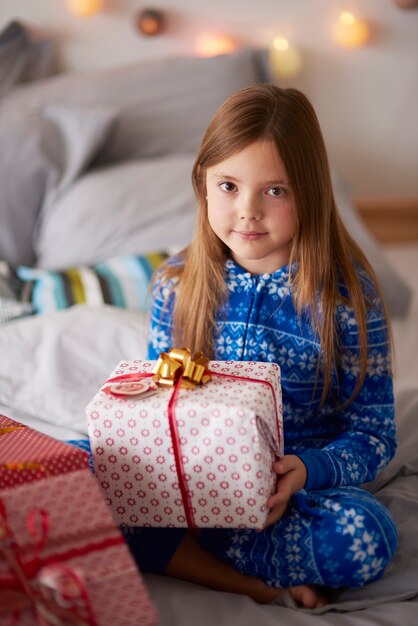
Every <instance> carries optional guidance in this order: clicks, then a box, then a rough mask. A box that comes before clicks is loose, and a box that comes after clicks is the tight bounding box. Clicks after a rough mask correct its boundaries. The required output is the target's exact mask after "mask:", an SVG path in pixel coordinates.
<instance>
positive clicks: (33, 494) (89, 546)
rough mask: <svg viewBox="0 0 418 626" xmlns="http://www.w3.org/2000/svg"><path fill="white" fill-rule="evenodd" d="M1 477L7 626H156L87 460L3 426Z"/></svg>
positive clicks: (5, 421)
mask: <svg viewBox="0 0 418 626" xmlns="http://www.w3.org/2000/svg"><path fill="white" fill-rule="evenodd" d="M21 437H23V439H20V438H21ZM19 439H20V441H19ZM8 441H9V442H10V450H9V446H8V443H7V442H8ZM25 442H26V443H25ZM27 445H29V448H27V449H26V453H25V446H27ZM13 450H14V451H15V452H17V457H16V460H14V461H12V460H11V459H13V454H12V452H11V451H13ZM38 455H39V456H38ZM39 466H41V467H39ZM60 467H61V470H62V473H58V468H60ZM31 471H32V472H34V473H35V474H36V477H35V476H34V475H31V474H30V472H31ZM0 472H3V473H2V482H1V483H0V624H11V623H13V624H14V625H16V626H17V625H19V626H23V625H24V626H26V624H28V625H29V624H41V623H42V624H45V625H46V624H57V623H60V624H67V623H68V624H83V625H85V626H87V625H88V626H93V625H94V626H115V625H118V624H121V625H122V624H123V625H124V626H125V625H128V624H129V625H132V626H138V625H143V626H145V625H150V626H151V625H154V624H157V621H158V620H157V614H156V611H155V608H154V606H153V604H152V601H151V599H150V597H149V594H148V591H147V589H146V588H145V585H144V582H143V580H142V577H141V575H140V573H139V572H138V570H137V567H136V565H135V563H134V561H133V559H132V556H131V554H130V552H129V549H128V547H127V545H126V543H125V542H124V540H123V537H122V535H121V533H120V532H119V530H118V529H117V528H116V526H115V523H114V520H113V518H112V515H111V513H110V511H109V509H108V507H107V506H106V503H105V502H104V499H103V496H102V493H101V491H100V488H99V486H98V484H97V481H96V479H95V478H94V476H93V475H92V474H91V472H90V471H89V469H88V455H87V454H86V453H85V452H83V451H82V450H78V449H77V448H74V447H73V446H70V445H67V444H65V443H62V442H59V441H55V440H53V439H51V438H50V437H47V436H46V435H42V434H41V433H37V432H35V431H34V430H32V429H30V428H27V427H25V426H23V425H22V424H18V423H16V422H13V421H12V420H10V419H9V418H5V417H3V416H0ZM19 475H20V476H21V477H22V476H24V477H25V479H26V482H23V481H22V480H20V479H19V477H18V476H19ZM5 477H6V478H5ZM5 485H6V486H5Z"/></svg>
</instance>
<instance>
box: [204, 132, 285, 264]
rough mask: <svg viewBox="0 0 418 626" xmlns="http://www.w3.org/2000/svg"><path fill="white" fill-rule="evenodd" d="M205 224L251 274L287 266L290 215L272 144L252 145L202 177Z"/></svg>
mask: <svg viewBox="0 0 418 626" xmlns="http://www.w3.org/2000/svg"><path fill="white" fill-rule="evenodd" d="M206 188H207V205H208V219H209V223H210V225H211V227H212V229H213V231H214V232H215V233H216V235H217V236H218V237H219V238H220V239H221V240H222V241H223V242H224V243H225V244H226V245H227V246H228V248H229V249H230V250H231V254H232V257H233V258H234V260H235V261H236V262H237V263H239V265H241V266H242V267H243V268H244V269H246V270H247V271H249V272H251V273H253V274H264V273H271V272H274V271H275V270H277V269H279V268H280V267H283V266H284V265H287V263H288V261H289V256H290V249H291V244H292V237H293V235H294V233H295V229H296V210H295V208H294V203H293V195H292V190H291V187H290V183H289V178H288V175H287V172H286V169H285V167H284V164H283V161H282V159H281V158H280V155H279V153H278V151H277V148H276V146H275V145H274V143H273V142H272V141H268V140H260V141H256V142H254V143H252V144H250V145H249V146H247V147H246V148H244V149H243V150H242V151H241V152H238V153H237V154H235V155H233V156H231V157H229V158H228V159H225V160H224V161H221V163H218V164H217V165H214V166H213V167H209V168H208V169H207V172H206Z"/></svg>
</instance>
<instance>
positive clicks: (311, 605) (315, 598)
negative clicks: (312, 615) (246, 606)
mask: <svg viewBox="0 0 418 626" xmlns="http://www.w3.org/2000/svg"><path fill="white" fill-rule="evenodd" d="M276 591H277V592H278V593H277V596H276V598H275V600H276V602H277V604H280V599H281V597H282V596H283V595H284V594H286V593H288V594H289V595H291V596H292V598H293V600H294V601H295V602H296V604H297V605H298V606H299V607H301V608H303V609H318V608H320V607H323V606H325V605H326V604H327V602H328V601H327V598H326V597H325V596H324V595H323V594H322V593H320V592H319V591H318V589H317V588H316V587H315V586H314V585H298V586H296V587H290V588H289V589H280V590H279V589H277V590H276ZM273 602H274V601H273Z"/></svg>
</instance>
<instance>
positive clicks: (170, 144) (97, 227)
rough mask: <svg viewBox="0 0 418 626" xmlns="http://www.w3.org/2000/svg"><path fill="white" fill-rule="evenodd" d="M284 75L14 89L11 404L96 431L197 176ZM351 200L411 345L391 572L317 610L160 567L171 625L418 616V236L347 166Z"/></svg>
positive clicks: (6, 350) (10, 410)
mask: <svg viewBox="0 0 418 626" xmlns="http://www.w3.org/2000/svg"><path fill="white" fill-rule="evenodd" d="M266 80H270V74H269V68H268V63H267V58H266V55H265V53H264V52H263V51H259V50H252V49H244V50H241V51H239V52H237V53H234V54H230V55H224V56H221V57H213V58H210V59H197V58H171V59H166V60H158V61H152V62H147V63H138V64H135V65H132V66H129V67H125V68H121V69H119V70H110V71H101V72H89V73H87V74H63V75H58V76H51V77H46V78H44V79H42V80H36V81H32V82H30V83H28V84H27V85H19V86H14V87H13V88H10V89H9V90H8V91H7V93H6V94H5V95H3V97H2V99H1V100H0V142H1V146H2V151H1V152H2V154H1V156H0V186H1V189H2V194H1V200H0V221H1V229H0V321H1V323H0V413H3V414H5V415H7V416H9V417H12V418H14V419H17V420H20V421H22V422H24V423H25V424H27V425H29V426H31V427H33V428H36V429H38V430H40V431H42V432H45V433H48V434H50V435H52V436H54V437H57V438H59V439H63V440H65V439H74V438H83V437H86V434H87V425H86V417H85V407H86V405H87V404H88V402H89V401H90V400H91V398H92V396H93V395H94V393H95V392H96V390H97V389H98V388H99V386H100V385H101V384H102V383H103V381H104V380H105V379H107V377H108V376H109V374H110V373H111V372H112V370H113V369H114V367H115V365H116V364H117V363H118V361H120V360H122V359H137V358H144V357H145V355H146V345H147V315H148V313H147V307H148V296H147V287H148V284H149V280H150V276H151V274H152V271H153V269H154V268H155V267H156V266H157V265H158V263H160V262H161V260H162V259H163V258H165V256H166V255H167V254H170V253H172V252H173V251H176V250H178V249H179V248H181V247H183V246H184V245H186V244H187V243H188V241H189V240H190V237H191V234H192V231H193V222H194V200H193V195H192V188H191V182H190V171H191V166H192V163H193V155H194V151H195V150H196V147H197V145H198V142H199V138H200V136H201V133H202V132H203V130H204V128H205V126H206V124H207V122H208V120H209V118H210V116H211V115H212V113H213V112H214V110H215V108H216V107H217V105H218V104H220V102H222V101H223V100H224V99H225V98H226V97H227V96H228V95H230V93H232V92H233V91H235V90H237V89H239V88H240V87H243V86H246V85H248V84H251V83H254V82H259V81H266ZM333 182H334V190H335V195H336V198H337V204H338V205H339V208H340V210H341V213H342V216H343V219H344V221H345V223H346V225H347V227H348V228H349V230H350V232H351V233H352V234H353V236H354V237H355V238H356V240H357V241H358V242H359V244H360V245H361V246H362V247H363V249H364V250H365V252H366V254H367V255H368V257H369V259H370V261H371V262H372V264H373V266H374V267H375V269H376V271H377V273H378V276H379V278H380V280H381V284H382V288H383V291H384V293H385V296H386V299H387V304H388V307H389V310H390V313H391V317H392V322H393V331H394V340H395V350H396V374H395V391H396V408H397V422H398V429H399V448H398V452H397V454H396V457H395V459H394V460H393V462H392V463H391V464H390V466H389V467H388V468H386V469H385V470H384V471H383V472H382V473H381V474H380V475H379V477H378V478H377V479H376V481H374V482H373V483H372V484H369V485H366V488H367V489H370V490H371V491H373V492H374V493H376V494H377V496H378V497H379V498H380V499H381V500H382V502H384V503H385V504H386V505H387V506H388V507H389V509H390V510H391V511H392V514H393V515H394V517H395V519H396V521H397V523H398V527H399V532H400V545H399V549H398V552H397V554H396V557H395V559H394V561H393V562H392V563H391V565H390V566H389V568H388V570H387V571H386V573H385V575H384V577H383V578H382V579H381V580H379V581H377V582H375V583H372V584H370V585H369V586H366V587H364V588H362V589H357V590H341V591H338V593H335V594H334V595H333V597H332V598H331V600H330V603H329V604H328V605H327V606H326V607H325V608H323V609H317V610H314V611H308V610H300V609H297V610H295V609H292V608H285V607H281V606H260V605H257V604H255V603H254V602H253V601H251V600H250V599H248V598H246V597H241V596H237V595H233V594H227V593H221V592H215V591H211V590H208V589H204V588H202V587H199V586H197V585H192V584H188V583H185V582H182V581H179V580H175V579H170V578H166V577H160V576H156V575H151V574H147V573H146V574H145V580H146V582H147V584H148V586H149V589H150V592H151V594H152V597H153V599H154V601H155V603H156V605H157V608H158V611H159V614H160V624H161V626H177V625H178V626H180V625H181V626H192V625H193V626H194V625H195V624H196V623H200V624H201V625H202V626H209V625H212V624H214V623H217V624H220V625H221V624H222V625H223V624H231V623H232V624H234V623H237V624H240V626H247V625H248V626H250V625H251V626H252V625H253V624H255V623H258V624H260V626H269V625H273V624H275V625H276V624H286V626H316V625H317V624H318V625H320V624H323V625H326V624H329V625H334V626H385V625H392V624H395V623H403V624H407V625H408V626H409V625H413V624H418V583H417V581H418V540H417V538H416V530H415V526H416V521H417V519H418V452H417V451H418V428H416V424H417V416H418V285H417V284H415V285H414V284H413V282H412V281H411V277H410V274H411V267H414V266H415V267H416V262H417V259H418V244H411V245H409V246H405V247H403V248H397V247H396V246H392V247H386V248H383V247H382V246H380V245H379V244H378V243H377V241H376V240H375V239H374V238H373V236H372V235H371V233H370V232H368V231H367V229H366V228H365V226H364V224H363V223H362V221H361V219H360V217H359V215H358V214H357V212H356V210H355V207H354V204H353V201H352V198H351V194H350V189H349V187H348V186H347V184H346V183H345V181H344V180H343V179H342V178H341V176H340V175H339V174H338V173H333Z"/></svg>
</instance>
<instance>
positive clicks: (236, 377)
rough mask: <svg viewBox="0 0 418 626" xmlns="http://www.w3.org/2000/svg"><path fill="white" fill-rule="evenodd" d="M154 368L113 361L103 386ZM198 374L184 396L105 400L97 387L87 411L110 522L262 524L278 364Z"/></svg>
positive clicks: (273, 453)
mask: <svg viewBox="0 0 418 626" xmlns="http://www.w3.org/2000/svg"><path fill="white" fill-rule="evenodd" d="M154 366H155V362H154V361H139V360H138V361H126V362H121V363H119V365H118V366H117V368H116V370H115V371H114V372H113V374H112V376H111V380H112V379H114V378H117V379H119V378H122V380H123V379H124V378H127V379H128V380H129V379H132V380H135V377H136V376H137V377H139V378H140V377H141V376H143V375H144V373H151V372H152V370H153V368H154ZM208 371H209V372H211V379H210V380H209V382H207V383H206V384H204V385H199V386H198V387H196V388H195V389H194V390H190V389H183V388H181V389H180V390H179V389H177V388H176V391H175V392H173V388H166V387H162V388H159V389H158V391H157V392H155V393H154V394H152V395H147V396H146V395H144V396H136V397H118V396H114V395H111V394H109V393H108V390H109V381H107V383H106V384H105V385H104V387H103V388H102V389H101V390H100V391H99V392H98V393H97V394H96V396H95V397H94V398H93V400H92V401H91V403H90V404H89V405H88V407H87V409H86V411H87V416H88V428H89V436H90V441H91V444H92V451H93V458H94V465H95V471H96V476H97V478H98V480H99V483H100V485H101V487H102V489H103V492H104V494H105V497H106V500H107V503H108V504H109V506H110V507H111V509H112V512H113V516H114V518H115V520H116V521H117V523H118V524H122V525H127V526H164V527H176V526H177V527H186V526H189V527H201V528H202V527H209V528H219V527H223V528H258V529H260V528H262V527H263V525H264V522H265V520H266V518H267V515H268V508H267V499H268V497H269V496H270V494H271V493H273V492H274V490H275V485H276V475H275V473H274V471H273V463H274V461H275V460H276V459H277V457H279V456H281V455H282V454H283V432H282V423H283V421H282V404H281V385H280V369H279V366H278V365H276V364H274V363H256V362H237V361H234V362H232V361H229V362H228V361H211V362H210V363H209V365H208ZM173 394H174V395H173Z"/></svg>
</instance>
